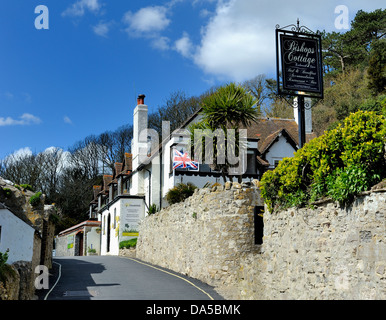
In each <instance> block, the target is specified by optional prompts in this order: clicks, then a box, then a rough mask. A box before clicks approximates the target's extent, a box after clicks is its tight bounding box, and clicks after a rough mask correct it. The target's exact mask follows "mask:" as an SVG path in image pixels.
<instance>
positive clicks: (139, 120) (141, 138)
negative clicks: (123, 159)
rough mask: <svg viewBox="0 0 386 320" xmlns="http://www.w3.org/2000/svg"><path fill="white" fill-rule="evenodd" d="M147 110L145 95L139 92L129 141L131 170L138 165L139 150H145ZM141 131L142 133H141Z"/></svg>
mask: <svg viewBox="0 0 386 320" xmlns="http://www.w3.org/2000/svg"><path fill="white" fill-rule="evenodd" d="M147 112H148V108H147V105H145V95H144V94H141V95H139V96H138V98H137V106H136V107H135V109H134V114H133V140H132V143H131V151H132V154H133V171H134V170H136V169H137V168H138V166H139V165H140V156H139V155H140V152H142V153H143V151H142V150H144V148H145V150H147V134H144V132H145V131H144V130H147ZM141 132H142V134H141Z"/></svg>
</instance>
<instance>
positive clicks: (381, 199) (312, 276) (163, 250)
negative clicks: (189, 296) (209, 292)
mask: <svg viewBox="0 0 386 320" xmlns="http://www.w3.org/2000/svg"><path fill="white" fill-rule="evenodd" d="M223 189H225V190H223ZM257 205H261V199H260V194H259V190H258V189H257V188H256V187H249V188H242V186H240V185H239V184H237V183H235V184H233V186H232V187H230V185H229V184H228V185H226V187H225V188H223V187H215V188H213V189H212V190H210V189H201V190H198V191H196V192H195V194H194V195H193V196H192V197H190V198H189V199H187V200H186V201H185V202H183V203H179V204H175V205H173V206H170V207H168V208H166V209H163V210H162V211H161V212H159V213H156V214H155V215H152V216H149V217H146V218H145V219H144V220H143V221H142V223H141V225H140V235H139V238H138V243H137V249H136V255H137V258H139V259H141V260H144V261H148V262H150V263H153V264H157V265H160V266H163V267H166V268H169V269H172V270H174V271H177V272H180V273H183V274H186V275H188V276H191V277H193V278H197V279H200V280H202V281H205V282H206V283H209V284H211V285H214V286H216V287H217V288H218V291H219V292H220V293H221V294H223V295H224V296H225V297H226V298H230V299H268V300H273V299H385V298H386V230H385V228H386V190H377V191H376V192H371V193H367V194H363V195H361V196H360V197H358V198H357V200H356V201H355V203H353V204H352V205H351V206H348V207H340V206H339V205H338V204H337V203H334V202H329V201H326V202H324V203H319V204H318V205H317V206H316V207H315V208H314V209H307V208H304V209H294V208H292V209H288V210H285V211H279V212H275V213H273V214H270V213H268V212H266V213H265V214H264V238H263V244H262V245H261V246H259V245H255V244H254V216H253V208H254V206H257Z"/></svg>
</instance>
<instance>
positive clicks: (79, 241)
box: [75, 231, 84, 256]
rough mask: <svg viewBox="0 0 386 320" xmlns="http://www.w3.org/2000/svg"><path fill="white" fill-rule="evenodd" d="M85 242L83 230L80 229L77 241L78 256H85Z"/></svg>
mask: <svg viewBox="0 0 386 320" xmlns="http://www.w3.org/2000/svg"><path fill="white" fill-rule="evenodd" d="M83 242H84V241H83V231H80V232H78V233H77V234H76V243H77V244H78V246H77V249H78V250H77V252H76V254H75V255H76V256H83Z"/></svg>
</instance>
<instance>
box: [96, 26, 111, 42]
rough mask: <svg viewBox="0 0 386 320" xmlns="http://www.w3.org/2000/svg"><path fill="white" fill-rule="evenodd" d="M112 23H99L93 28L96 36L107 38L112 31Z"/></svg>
mask: <svg viewBox="0 0 386 320" xmlns="http://www.w3.org/2000/svg"><path fill="white" fill-rule="evenodd" d="M110 27H111V23H110V22H99V23H98V24H97V25H96V26H93V31H94V33H95V34H96V35H98V36H101V37H104V38H107V34H108V33H109V31H110Z"/></svg>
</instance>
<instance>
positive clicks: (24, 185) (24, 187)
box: [20, 184, 34, 192]
mask: <svg viewBox="0 0 386 320" xmlns="http://www.w3.org/2000/svg"><path fill="white" fill-rule="evenodd" d="M20 187H22V188H23V189H24V190H29V191H32V192H33V191H34V190H33V189H32V186H31V185H30V184H21V185H20Z"/></svg>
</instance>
